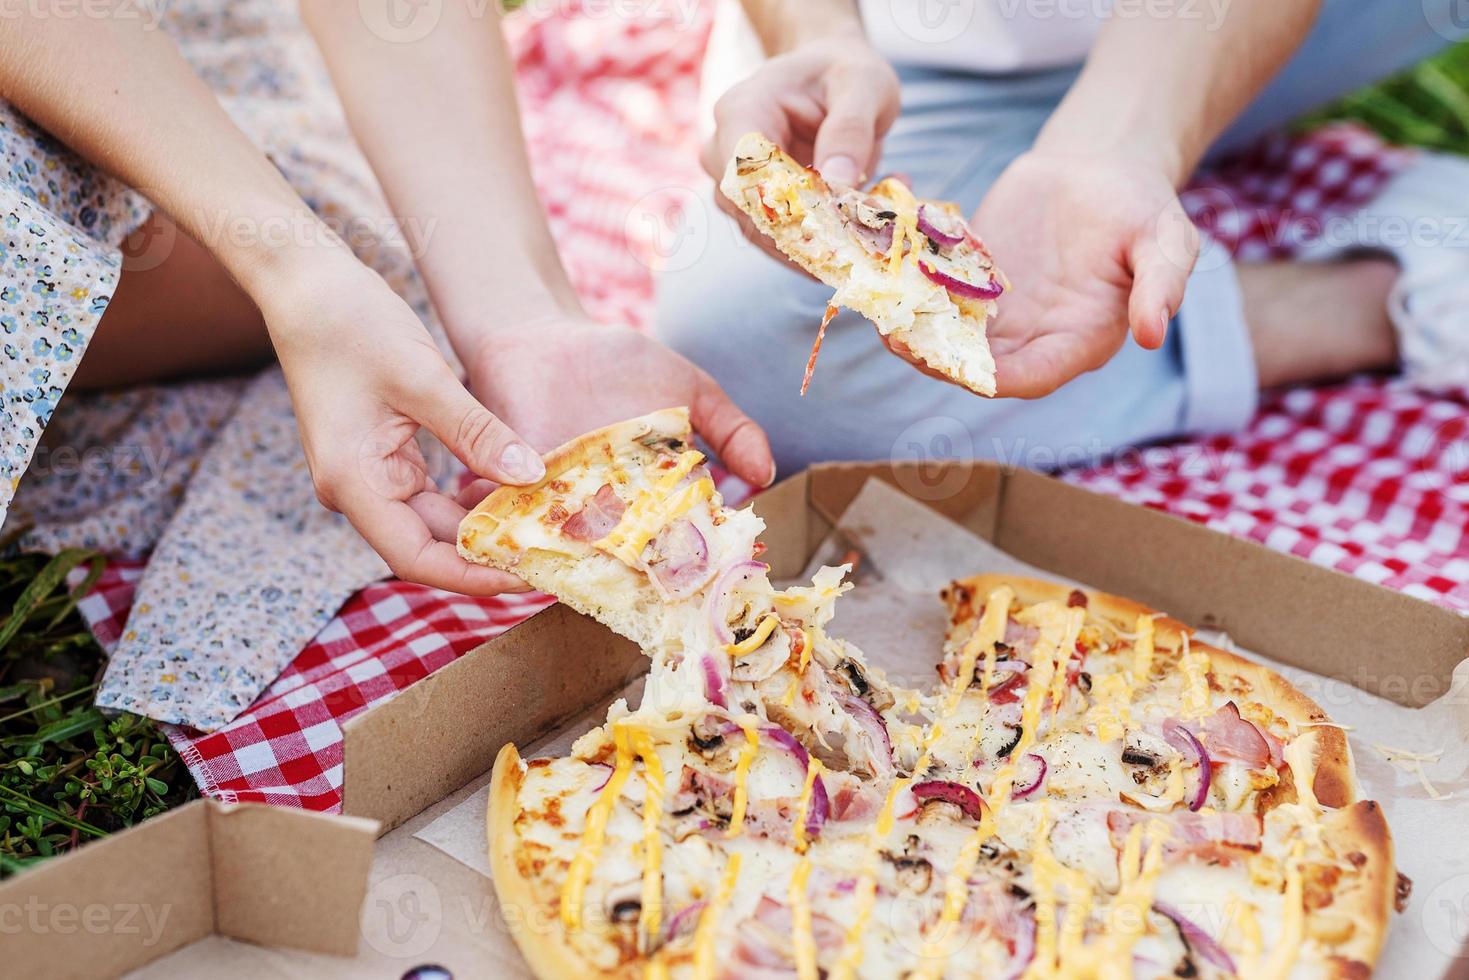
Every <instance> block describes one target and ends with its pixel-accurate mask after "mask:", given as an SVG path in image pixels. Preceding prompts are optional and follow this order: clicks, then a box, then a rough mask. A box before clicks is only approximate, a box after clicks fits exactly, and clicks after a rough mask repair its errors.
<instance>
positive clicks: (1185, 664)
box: [1178, 633, 1213, 718]
mask: <svg viewBox="0 0 1469 980" xmlns="http://www.w3.org/2000/svg"><path fill="white" fill-rule="evenodd" d="M1178 665H1179V668H1180V669H1181V670H1182V671H1183V678H1184V690H1183V710H1182V711H1181V712H1180V714H1181V715H1182V716H1183V717H1184V718H1202V717H1204V716H1205V715H1207V714H1209V712H1210V711H1212V710H1213V709H1212V708H1211V707H1210V705H1209V670H1210V667H1211V665H1210V663H1209V654H1208V652H1207V651H1205V650H1197V651H1195V650H1193V649H1191V648H1190V646H1189V642H1188V634H1187V633H1184V634H1183V656H1182V658H1180V660H1179V664H1178Z"/></svg>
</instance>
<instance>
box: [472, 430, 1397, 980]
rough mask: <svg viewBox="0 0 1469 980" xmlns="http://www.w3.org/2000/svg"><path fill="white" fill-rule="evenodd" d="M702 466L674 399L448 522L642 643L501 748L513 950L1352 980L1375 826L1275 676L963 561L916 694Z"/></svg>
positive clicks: (945, 973) (912, 971)
mask: <svg viewBox="0 0 1469 980" xmlns="http://www.w3.org/2000/svg"><path fill="white" fill-rule="evenodd" d="M690 452H694V451H693V450H691V449H690V448H689V445H688V432H687V417H686V415H684V414H682V413H681V412H675V411H670V412H663V413H656V414H655V415H653V416H649V417H646V418H644V419H637V420H633V421H631V422H628V423H623V424H621V425H619V426H614V427H611V428H610V429H606V430H602V431H601V432H599V433H594V434H592V435H591V436H588V437H586V439H584V440H581V441H579V442H578V443H575V444H573V445H572V446H571V447H567V449H565V450H561V451H558V452H557V453H553V454H552V455H551V456H550V457H549V458H548V460H547V470H548V473H547V479H546V482H545V483H544V484H543V485H541V486H539V487H533V488H529V489H523V488H505V489H503V490H500V491H496V494H494V495H492V496H491V498H490V499H488V500H486V502H485V503H484V504H482V505H481V507H480V508H478V509H477V510H476V511H475V512H474V513H473V514H471V515H470V517H469V518H467V519H466V520H465V523H464V527H463V528H462V530H461V548H462V549H463V550H464V551H465V553H466V554H468V555H471V556H474V557H475V558H476V559H477V560H481V561H488V562H491V563H493V564H496V565H497V566H499V567H502V568H507V569H509V570H512V571H515V572H517V573H520V574H522V575H524V576H526V577H527V578H528V579H529V580H530V581H532V582H533V583H534V584H537V585H539V586H540V587H542V588H546V589H549V590H550V591H552V592H554V593H555V594H557V595H558V596H561V597H563V598H565V599H567V601H569V602H571V603H572V604H574V605H577V606H578V607H580V608H585V609H587V610H588V611H590V612H591V613H592V614H593V615H595V616H597V617H598V618H600V619H602V621H603V622H606V623H608V624H609V625H610V626H612V628H614V629H619V630H623V631H624V632H635V633H637V638H638V640H639V642H644V641H647V642H646V643H645V647H646V648H647V649H648V652H649V654H650V656H651V657H652V658H653V665H652V673H651V676H650V679H649V684H648V688H647V690H646V692H645V696H644V699H643V702H642V704H641V706H640V707H639V708H637V709H636V710H631V709H629V708H628V706H627V705H626V704H624V703H622V702H619V703H618V704H616V705H614V706H613V708H612V710H611V711H610V712H609V714H608V719H607V723H606V724H605V725H603V726H600V727H598V728H596V729H593V730H592V731H590V732H588V733H586V734H585V735H583V736H582V737H581V738H580V739H579V740H578V741H577V742H576V744H575V745H574V746H573V748H572V750H571V753H570V754H569V755H568V756H566V757H564V758H557V759H534V760H529V761H525V760H522V759H521V758H520V756H519V754H518V753H517V752H516V750H515V748H514V747H513V746H506V747H505V749H504V750H503V751H502V752H501V754H500V758H499V759H498V760H497V762H496V766H495V773H494V778H493V783H492V786H491V797H490V808H489V844H490V853H491V864H492V870H493V875H494V882H495V888H496V891H497V892H498V894H499V897H500V901H501V903H502V904H504V905H506V906H511V907H515V908H517V909H518V910H519V913H520V914H521V915H522V916H524V917H525V921H528V922H530V921H533V922H537V923H540V924H543V925H544V928H543V929H540V930H537V931H536V932H535V933H534V934H532V933H530V932H521V933H518V934H517V940H518V942H519V944H520V947H521V950H522V952H523V954H524V955H525V958H526V960H527V962H528V963H529V964H530V967H531V968H532V970H534V971H535V972H536V973H537V975H539V976H542V977H568V978H569V977H577V978H585V977H628V978H631V977H640V976H641V977H655V978H657V977H664V978H674V980H683V978H704V980H714V978H731V980H734V978H757V980H758V978H767V977H769V978H774V977H796V978H800V980H814V978H820V977H829V978H833V980H838V978H853V977H880V978H888V977H892V978H899V977H903V978H930V980H938V978H949V977H953V978H957V977H1015V978H1020V977H1026V978H1041V977H1073V978H1093V977H1095V978H1111V977H1118V978H1121V977H1136V978H1161V977H1179V976H1184V977H1205V978H1215V977H1244V978H1251V980H1253V978H1315V977H1321V978H1348V977H1352V978H1355V977H1361V976H1365V975H1367V974H1368V973H1370V972H1371V969H1372V967H1373V965H1374V964H1375V962H1376V960H1377V956H1378V953H1379V951H1380V949H1381V946H1382V942H1383V939H1384V936H1385V934H1386V930H1387V924H1388V917H1389V911H1390V909H1391V908H1392V906H1393V901H1394V892H1395V888H1396V884H1397V878H1396V875H1395V873H1394V869H1393V855H1392V843H1391V838H1390V836H1389V834H1388V830H1387V826H1386V824H1385V822H1384V820H1383V816H1382V811H1381V809H1380V808H1379V807H1378V806H1377V804H1375V803H1373V802H1371V801H1366V800H1361V799H1359V798H1358V790H1357V784H1356V779H1355V775H1354V772H1353V769H1352V763H1351V756H1350V752H1349V749H1348V745H1347V741H1346V737H1345V735H1344V734H1343V732H1342V730H1341V729H1340V728H1339V727H1337V726H1335V725H1333V724H1332V723H1331V722H1330V720H1329V719H1328V718H1327V717H1326V716H1325V714H1324V713H1323V712H1322V711H1321V710H1320V709H1319V708H1318V707H1317V706H1316V705H1315V704H1314V703H1313V702H1311V701H1310V700H1309V699H1308V698H1306V697H1305V696H1304V695H1302V694H1301V693H1300V692H1299V691H1298V690H1296V689H1295V688H1294V687H1292V686H1291V685H1290V684H1289V683H1288V682H1287V681H1285V680H1284V679H1283V678H1281V677H1280V676H1279V675H1278V674H1276V673H1274V672H1272V671H1270V670H1268V669H1265V668H1264V667H1261V666H1259V665H1256V664H1252V663H1250V662H1248V661H1246V660H1244V659H1243V658H1240V657H1238V656H1236V655H1235V654H1232V653H1229V652H1226V651H1224V650H1220V649H1216V648H1214V647H1211V646H1208V645H1207V644H1205V643H1203V642H1200V641H1199V640H1197V639H1196V638H1194V636H1193V635H1192V633H1191V631H1190V630H1189V629H1188V628H1187V627H1185V626H1183V625H1182V624H1181V623H1178V622H1176V621H1174V620H1172V619H1169V618H1168V617H1166V616H1163V615H1161V614H1159V613H1156V612H1154V611H1153V610H1150V609H1147V608H1145V607H1142V606H1140V605H1138V604H1136V603H1134V602H1130V601H1128V600H1126V599H1121V598H1118V597H1115V596H1109V595H1104V594H1101V593H1097V592H1089V591H1083V590H1079V589H1072V588H1070V587H1069V586H1061V585H1057V584H1052V583H1048V582H1041V581H1035V580H1029V579H1022V578H1014V577H1006V576H979V577H977V578H973V579H968V580H965V581H960V582H955V583H953V584H951V585H950V586H949V587H948V588H947V589H946V590H945V591H944V594H943V596H942V598H943V601H944V603H945V605H946V607H947V610H948V620H949V630H948V635H947V640H946V642H945V643H944V646H943V649H942V650H935V651H934V657H935V661H936V668H937V672H938V682H937V683H936V684H935V685H934V686H933V688H932V689H931V690H927V691H918V690H905V689H903V688H901V687H898V686H896V685H893V684H890V683H889V682H888V681H886V680H885V679H884V678H883V677H882V675H881V674H880V673H879V672H878V671H876V670H875V669H873V668H871V667H869V666H868V665H867V664H866V663H865V661H864V660H863V658H862V655H861V653H860V651H858V650H856V648H855V647H853V646H852V645H851V644H850V643H844V642H843V641H841V640H839V639H836V638H833V637H830V636H829V635H828V634H827V633H826V630H825V627H826V625H827V623H828V622H829V621H830V619H831V616H832V613H833V606H834V604H835V602H836V599H837V598H838V597H839V596H840V594H841V593H842V592H843V591H844V590H845V588H846V587H845V586H842V585H841V584H840V581H841V571H840V570H838V569H826V570H823V572H822V573H820V574H819V575H818V576H817V578H816V581H815V583H814V584H813V585H811V586H809V587H801V588H790V589H786V590H784V591H779V590H776V589H774V588H773V586H771V584H770V582H769V579H768V575H767V573H768V569H767V568H766V567H765V566H764V565H763V564H761V563H759V562H758V561H756V560H755V559H754V557H753V556H754V553H755V547H756V546H755V544H754V535H755V534H757V533H758V532H759V530H760V529H761V527H760V525H759V521H758V518H755V517H754V515H753V514H750V513H749V512H748V511H733V510H730V509H729V508H726V507H724V506H723V504H722V502H721V501H720V500H719V498H718V496H717V493H716V492H714V491H712V490H708V489H701V490H698V491H696V492H691V493H689V494H687V496H685V495H684V494H685V491H684V489H683V488H687V487H693V486H698V485H699V484H700V482H701V481H703V480H706V479H707V475H706V474H705V473H704V471H703V470H702V469H701V463H702V461H701V460H692V458H691V457H689V456H687V455H686V454H687V453H690ZM696 455H697V454H696ZM614 498H615V499H614ZM689 498H693V499H694V501H695V502H694V503H689V502H688V500H689ZM630 515H631V517H632V520H631V521H629V516H630ZM681 521H682V522H690V523H691V524H692V525H693V527H694V528H695V530H696V531H697V537H698V539H699V540H701V541H702V544H698V543H696V542H695V536H694V534H693V533H691V532H689V531H687V530H682V529H678V526H679V522H681ZM726 525H729V526H733V527H735V528H739V529H741V530H740V531H739V533H737V534H735V533H731V534H729V535H728V536H721V535H720V533H719V532H718V531H717V529H718V528H721V527H725V526H726ZM566 539H569V543H568V540H566ZM660 542H662V543H661V544H660ZM670 542H682V543H680V544H677V545H675V544H671V543H670ZM670 556H674V557H672V558H670ZM670 560H671V561H673V562H674V563H675V565H674V567H666V566H667V565H668V563H669V562H670ZM706 566H707V567H706ZM693 569H697V571H695V570H693Z"/></svg>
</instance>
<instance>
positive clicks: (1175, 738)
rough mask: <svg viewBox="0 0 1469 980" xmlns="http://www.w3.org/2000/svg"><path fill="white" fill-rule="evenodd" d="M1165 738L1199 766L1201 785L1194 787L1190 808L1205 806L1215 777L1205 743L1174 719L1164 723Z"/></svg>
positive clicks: (1196, 808)
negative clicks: (1210, 784) (1210, 785)
mask: <svg viewBox="0 0 1469 980" xmlns="http://www.w3.org/2000/svg"><path fill="white" fill-rule="evenodd" d="M1163 738H1164V740H1165V741H1167V742H1168V744H1169V745H1171V746H1173V747H1174V748H1175V749H1177V750H1178V751H1179V752H1182V753H1183V755H1184V757H1185V758H1189V759H1192V760H1193V761H1194V763H1195V764H1196V765H1197V766H1198V767H1199V785H1198V787H1197V788H1195V789H1194V795H1193V798H1192V799H1191V800H1189V803H1188V808H1189V809H1190V810H1198V809H1200V808H1201V807H1203V805H1204V803H1205V802H1207V801H1208V799H1209V783H1210V782H1211V781H1212V779H1213V774H1212V773H1211V771H1210V760H1209V753H1208V752H1207V751H1205V749H1204V744H1203V743H1202V742H1200V741H1199V740H1198V739H1197V738H1195V737H1194V733H1193V732H1191V731H1189V730H1188V729H1187V728H1185V727H1184V726H1183V725H1182V724H1180V723H1179V722H1177V721H1174V720H1173V719H1171V718H1170V719H1169V720H1168V721H1166V722H1164V723H1163Z"/></svg>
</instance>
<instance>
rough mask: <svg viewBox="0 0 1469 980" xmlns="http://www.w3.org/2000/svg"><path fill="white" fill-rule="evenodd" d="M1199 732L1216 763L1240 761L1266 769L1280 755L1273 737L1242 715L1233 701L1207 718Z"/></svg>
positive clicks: (1250, 766) (1246, 764)
mask: <svg viewBox="0 0 1469 980" xmlns="http://www.w3.org/2000/svg"><path fill="white" fill-rule="evenodd" d="M1198 735H1199V741H1201V742H1203V743H1204V748H1206V749H1208V751H1209V758H1210V759H1212V760H1214V761H1215V762H1237V763H1240V764H1241V765H1244V766H1247V767H1249V768H1250V769H1264V768H1265V767H1266V766H1268V765H1270V764H1271V762H1274V761H1275V760H1276V759H1277V758H1279V757H1280V749H1279V748H1278V743H1277V746H1276V747H1272V745H1271V742H1272V741H1273V739H1271V738H1270V737H1269V736H1267V735H1266V733H1265V732H1264V731H1262V730H1261V729H1260V727H1259V726H1258V725H1256V724H1255V723H1253V722H1251V721H1247V720H1246V719H1244V718H1241V717H1240V713H1239V708H1238V707H1237V706H1236V705H1235V703H1234V702H1233V701H1230V702H1228V703H1226V704H1225V705H1224V707H1222V708H1220V709H1219V710H1217V711H1215V712H1214V713H1213V714H1212V715H1210V716H1209V717H1208V718H1205V719H1204V721H1203V724H1202V725H1201V726H1200V729H1199V733H1198ZM1276 764H1277V765H1278V764H1279V763H1276Z"/></svg>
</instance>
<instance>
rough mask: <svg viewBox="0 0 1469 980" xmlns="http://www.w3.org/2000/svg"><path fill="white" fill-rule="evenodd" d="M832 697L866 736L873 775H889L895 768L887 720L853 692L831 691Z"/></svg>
mask: <svg viewBox="0 0 1469 980" xmlns="http://www.w3.org/2000/svg"><path fill="white" fill-rule="evenodd" d="M832 697H834V698H835V699H836V702H837V703H838V704H840V705H841V706H842V708H843V709H845V710H846V712H847V714H849V715H851V716H852V719H853V720H854V721H855V722H856V723H857V727H858V728H860V729H861V730H862V733H863V734H864V735H865V736H866V737H867V742H868V750H869V753H870V755H871V756H872V761H873V767H872V768H873V775H876V776H891V775H892V774H893V773H894V771H895V770H896V767H895V766H894V765H893V742H892V739H890V738H889V737H888V726H887V722H885V721H883V720H882V715H880V714H878V713H877V709H876V708H874V707H873V706H872V705H870V704H868V703H867V702H866V701H865V700H863V699H862V698H859V697H857V696H856V695H855V694H848V693H847V692H845V691H833V692H832Z"/></svg>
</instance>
